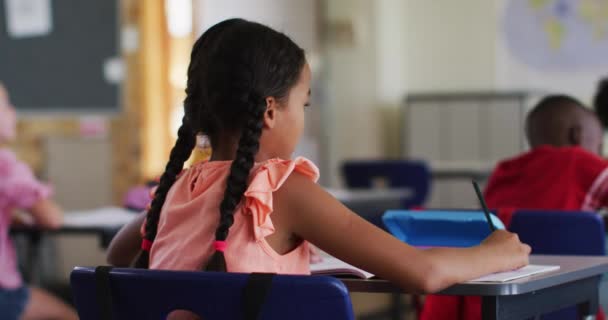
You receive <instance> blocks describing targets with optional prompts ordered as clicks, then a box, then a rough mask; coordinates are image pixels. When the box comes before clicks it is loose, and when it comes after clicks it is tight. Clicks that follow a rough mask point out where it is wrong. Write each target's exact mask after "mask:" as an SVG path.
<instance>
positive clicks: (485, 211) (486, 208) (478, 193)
mask: <svg viewBox="0 0 608 320" xmlns="http://www.w3.org/2000/svg"><path fill="white" fill-rule="evenodd" d="M473 188H475V193H476V194H477V198H478V199H479V203H480V204H481V207H482V208H483V212H484V213H485V215H486V219H487V220H488V225H489V226H490V232H494V230H496V227H495V226H494V223H492V218H491V217H490V210H488V206H487V205H486V201H485V200H484V199H483V195H482V194H481V190H480V189H479V185H478V184H477V182H476V181H475V180H473Z"/></svg>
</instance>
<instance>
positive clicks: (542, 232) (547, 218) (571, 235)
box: [509, 210, 606, 320]
mask: <svg viewBox="0 0 608 320" xmlns="http://www.w3.org/2000/svg"><path fill="white" fill-rule="evenodd" d="M509 230H510V231H512V232H514V233H517V234H518V235H519V238H520V239H521V241H522V242H524V243H527V244H529V245H530V247H532V253H533V254H557V255H596V256H603V255H605V254H606V243H605V234H604V232H605V231H604V222H603V221H602V219H601V218H600V217H599V216H598V215H597V214H595V213H592V212H581V211H560V210H518V211H516V212H515V213H514V214H513V218H512V219H511V225H510V226H509ZM542 319H552V320H553V319H577V312H576V308H575V307H571V308H566V309H562V310H560V311H556V312H553V313H550V314H547V315H545V316H543V317H542Z"/></svg>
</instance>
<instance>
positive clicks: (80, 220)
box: [63, 207, 137, 227]
mask: <svg viewBox="0 0 608 320" xmlns="http://www.w3.org/2000/svg"><path fill="white" fill-rule="evenodd" d="M136 216H137V213H134V212H132V211H129V210H127V209H124V208H119V207H103V208H98V209H93V210H82V211H72V212H67V213H66V214H65V216H64V218H63V225H64V226H68V227H121V226H123V225H125V224H127V223H129V222H130V221H131V220H133V219H134V218H135V217H136Z"/></svg>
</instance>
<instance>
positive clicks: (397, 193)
mask: <svg viewBox="0 0 608 320" xmlns="http://www.w3.org/2000/svg"><path fill="white" fill-rule="evenodd" d="M326 190H327V192H329V193H330V194H331V195H332V196H334V197H335V198H336V199H338V200H339V201H341V202H375V201H392V200H396V201H401V200H403V198H410V197H411V196H412V195H413V193H414V192H413V190H412V189H410V188H379V189H326Z"/></svg>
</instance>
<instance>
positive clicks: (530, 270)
mask: <svg viewBox="0 0 608 320" xmlns="http://www.w3.org/2000/svg"><path fill="white" fill-rule="evenodd" d="M555 270H559V266H546V265H534V264H529V265H527V266H525V267H523V268H519V269H517V270H513V271H507V272H498V273H492V274H489V275H487V276H483V277H479V278H477V279H473V280H471V281H469V282H507V281H511V280H515V279H519V278H523V277H528V276H532V275H535V274H539V273H545V272H549V271H555Z"/></svg>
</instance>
